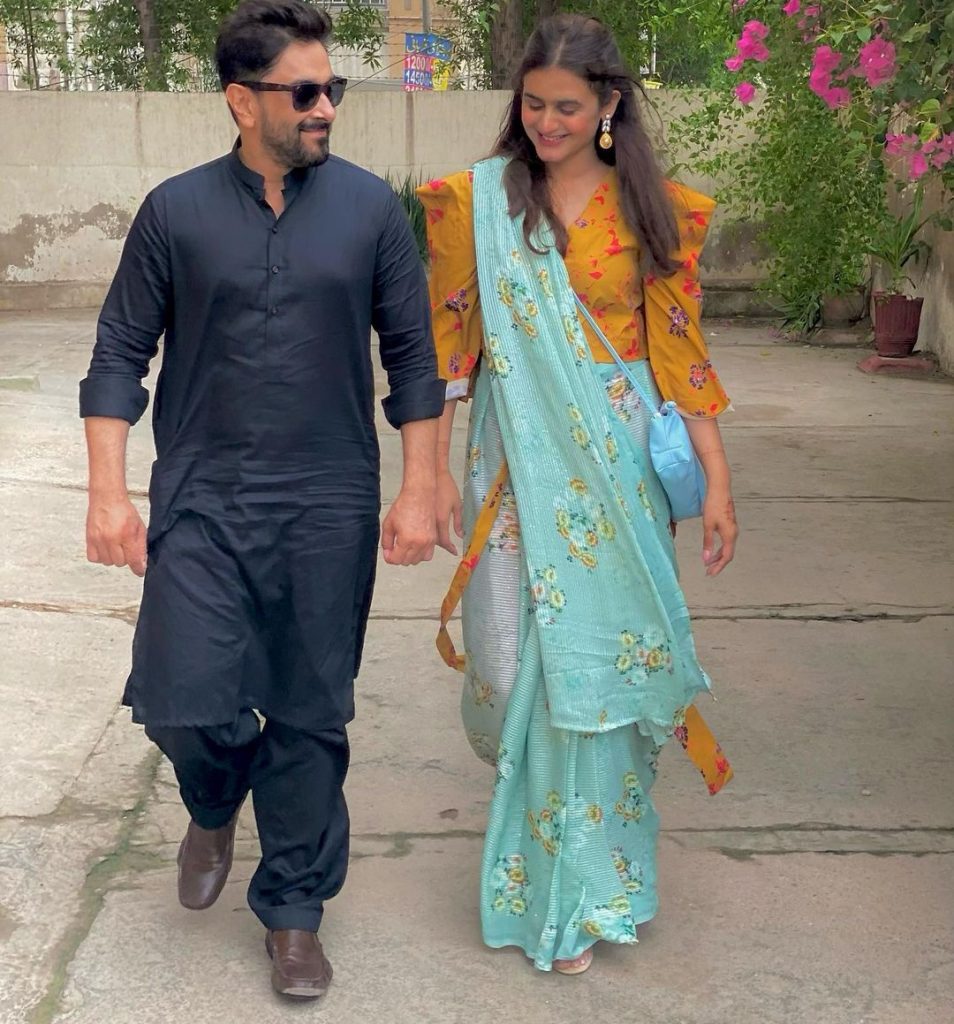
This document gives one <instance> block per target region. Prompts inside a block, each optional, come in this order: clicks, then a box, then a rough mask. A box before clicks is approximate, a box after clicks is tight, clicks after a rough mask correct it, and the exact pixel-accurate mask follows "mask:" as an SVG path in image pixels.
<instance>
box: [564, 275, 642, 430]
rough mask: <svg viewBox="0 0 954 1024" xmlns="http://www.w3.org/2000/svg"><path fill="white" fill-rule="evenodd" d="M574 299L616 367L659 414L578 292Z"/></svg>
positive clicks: (574, 294)
mask: <svg viewBox="0 0 954 1024" xmlns="http://www.w3.org/2000/svg"><path fill="white" fill-rule="evenodd" d="M573 297H574V298H575V299H576V304H577V306H579V308H580V312H581V313H582V314H583V316H584V317H585V318H586V322H587V323H588V324H589V325H590V327H592V328H593V333H594V334H595V335H596V336H597V338H599V339H600V341H601V342H602V343H603V347H604V348H605V349H606V351H607V352H609V354H610V355H611V356H612V357H613V358H614V359H615V360H616V365H617V366H618V367H619V368H620V369H621V370H622V371H623V374H624V375H625V377H626V379H627V380H628V381H629V382H630V384H632V385H633V387H634V388H635V389H636V393H637V394H638V395H639V397H640V398H641V399H642V400H643V404H644V405H645V406H646V408H647V409H650V410H651V411H653V412H657V409H656V403H655V402H654V401H653V399H652V398H651V397H650V396H649V395H648V394H647V393H646V390H645V388H643V386H642V385H641V384H640V383H639V381H638V380H637V379H636V375H635V374H634V373H633V372H632V370H630V368H629V367H628V366H627V365H626V363H625V362H624V361H623V359H622V357H621V356H620V354H619V352H617V351H616V349H615V348H613V346H612V345H611V344H610V343H609V341H608V339H607V337H606V335H605V334H604V333H603V331H602V328H601V327H600V325H599V324H598V323H597V322H596V319H595V318H594V316H593V314H592V313H591V312H590V311H589V310H588V309H587V308H586V306H585V305H584V303H583V300H582V299H581V298H580V297H579V295H577V294H576V292H574V293H573Z"/></svg>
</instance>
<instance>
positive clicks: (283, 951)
mask: <svg viewBox="0 0 954 1024" xmlns="http://www.w3.org/2000/svg"><path fill="white" fill-rule="evenodd" d="M265 948H266V949H267V950H268V955H269V956H270V957H271V960H272V988H274V989H275V991H276V992H278V993H280V994H281V995H283V996H297V997H298V998H299V999H317V998H318V996H323V995H324V994H325V993H326V992H327V991H328V986H329V985H330V984H331V975H332V973H333V972H332V970H331V964H330V963H328V959H327V957H326V956H325V953H324V950H323V949H322V948H321V943H320V942H319V941H318V936H317V935H316V934H315V933H314V932H305V931H300V930H299V929H296V928H292V929H287V930H284V931H269V932H268V933H267V934H266V935H265Z"/></svg>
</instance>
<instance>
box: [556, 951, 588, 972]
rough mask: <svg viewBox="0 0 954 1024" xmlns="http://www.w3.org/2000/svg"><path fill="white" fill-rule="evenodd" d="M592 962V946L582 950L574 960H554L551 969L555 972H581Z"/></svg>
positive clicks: (586, 969)
mask: <svg viewBox="0 0 954 1024" xmlns="http://www.w3.org/2000/svg"><path fill="white" fill-rule="evenodd" d="M591 963H593V947H592V946H590V948H589V949H587V950H584V951H583V952H582V953H581V954H580V955H579V956H578V957H577V958H576V959H575V960H554V961H553V969H554V970H555V971H556V972H557V974H582V973H583V972H584V971H588V970H589V968H590V964H591Z"/></svg>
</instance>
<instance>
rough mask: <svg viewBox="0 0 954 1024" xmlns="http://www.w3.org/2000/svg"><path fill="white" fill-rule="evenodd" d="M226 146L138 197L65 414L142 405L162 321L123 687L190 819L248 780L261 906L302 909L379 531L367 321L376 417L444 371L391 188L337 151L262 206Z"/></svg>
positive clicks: (336, 758) (224, 815) (440, 392)
mask: <svg viewBox="0 0 954 1024" xmlns="http://www.w3.org/2000/svg"><path fill="white" fill-rule="evenodd" d="M239 153H240V150H239V148H238V146H236V148H235V149H234V150H233V151H232V152H231V153H230V154H229V155H227V156H225V157H222V158H220V159H218V160H215V161H213V162H211V163H209V164H205V165H204V166H202V167H197V168H195V169H193V170H191V171H188V172H186V173H185V174H182V175H179V176H177V177H174V178H171V179H169V180H168V181H165V182H163V183H162V184H161V185H159V186H158V187H157V188H156V189H154V190H153V191H152V192H151V193H150V194H149V195H148V196H147V198H146V199H145V201H144V202H143V205H142V207H141V208H140V210H139V212H138V214H137V216H136V218H135V220H134V222H133V224H132V227H131V229H130V232H129V237H128V238H127V240H126V244H125V247H124V249H123V254H122V259H121V261H120V265H119V269H118V271H117V273H116V277H115V279H114V281H113V284H112V287H111V288H110V291H109V294H108V296H107V299H106V302H105V305H104V307H103V310H102V313H101V315H100V318H99V323H98V328H97V338H96V345H95V348H94V350H93V357H92V361H91V364H90V369H89V373H88V375H87V377H86V378H85V379H84V380H83V381H82V383H81V384H80V414H81V415H82V416H105V417H114V418H120V419H125V420H127V421H128V422H129V423H135V422H136V421H137V420H138V419H139V418H140V417H141V416H142V414H143V412H144V411H145V408H146V405H147V402H148V393H147V392H146V390H145V388H144V387H143V386H142V379H143V378H144V377H145V376H146V374H147V372H148V368H149V362H150V360H151V359H152V357H153V356H155V355H156V353H157V351H158V341H159V338H160V336H164V341H163V360H162V369H161V372H160V375H159V379H158V383H157V386H156V393H155V401H154V404H153V430H154V434H155V443H156V461H155V463H154V465H153V470H152V478H151V483H150V490H149V498H150V521H149V528H148V565H147V569H146V577H145V581H144V586H143V597H142V606H141V609H140V616H139V622H138V625H137V628H136V635H135V639H134V642H133V664H132V671H131V673H130V676H129V680H128V682H127V685H126V690H125V694H124V703H126V704H127V705H129V706H130V707H131V708H132V711H133V718H134V720H135V721H137V722H141V723H143V724H144V725H145V726H146V731H147V734H148V735H149V736H150V737H151V738H152V739H153V740H154V741H155V742H156V743H157V744H158V745H159V746H160V747H161V748H162V749H163V750H164V751H165V752H166V753H167V755H168V756H169V758H170V760H171V761H172V762H173V765H174V767H175V769H176V774H177V777H178V779H179V783H180V788H181V792H182V796H183V800H184V802H185V804H186V806H187V808H188V809H189V811H190V813H191V814H192V816H193V818H194V820H195V821H196V822H197V823H198V824H200V825H203V826H204V827H207V828H216V827H219V825H221V824H224V823H226V822H228V821H229V820H230V818H231V817H232V815H234V813H235V812H236V811H237V809H238V807H239V806H240V805H241V802H242V800H243V799H244V798H245V796H246V794H247V793H248V792H249V790H251V792H252V795H253V799H254V802H255V811H256V817H257V821H258V827H259V834H260V839H261V844H262V854H263V859H262V864H261V866H260V867H259V870H258V871H257V872H256V875H255V877H254V878H253V880H252V885H251V887H250V891H249V902H250V904H251V906H252V908H253V910H254V911H255V912H256V913H257V914H258V916H259V917H260V918H261V920H262V921H263V922H264V923H265V924H266V926H267V927H269V928H306V929H317V927H318V924H319V922H320V920H321V913H322V906H323V902H324V900H325V899H327V898H329V897H330V896H333V895H334V894H335V893H336V892H337V891H338V889H340V887H341V884H342V883H343V881H344V875H345V870H346V867H347V843H348V818H347V808H346V806H345V802H344V797H343V795H342V792H341V787H342V784H343V781H344V777H345V773H346V771H347V764H348V741H347V736H346V733H345V726H346V724H347V723H348V722H349V721H350V720H351V718H352V717H353V715H354V678H355V676H356V674H357V671H358V667H359V663H360V657H361V649H362V645H363V642H364V631H365V626H366V623H367V617H368V610H369V607H370V602H371V593H372V588H373V583H374V568H375V564H376V549H377V543H378V535H379V526H378V516H379V512H380V453H379V448H378V441H377V435H376V432H375V425H374V384H373V369H372V360H371V343H370V337H371V331H372V329H374V330H375V331H376V332H377V334H378V336H379V339H380V357H381V362H382V365H383V366H384V369H385V371H386V373H387V377H388V384H389V391H390V393H389V395H388V397H386V398H385V399H384V402H383V405H384V412H385V416H386V418H387V420H388V421H389V422H390V423H391V425H392V426H394V427H400V426H401V425H402V424H404V423H407V422H410V421H414V420H422V419H430V418H433V417H436V416H439V415H440V413H441V411H442V409H443V403H444V384H443V382H442V381H440V380H439V379H438V377H437V367H436V358H435V354H434V347H433V343H432V339H431V333H430V311H429V303H428V298H427V288H426V281H425V276H424V271H423V267H422V265H421V261H420V258H419V256H418V252H417V247H416V244H415V241H414V238H413V235H412V233H411V230H410V227H409V225H408V222H407V218H406V217H405V215H404V212H403V210H402V208H401V206H400V204H399V203H398V201H397V199H396V197H395V196H394V194H393V192H392V190H391V188H390V187H389V186H388V185H387V184H385V183H384V182H382V181H381V180H380V179H378V178H376V177H374V176H373V175H371V174H369V173H367V172H366V171H363V170H361V169H360V168H358V167H355V166H354V165H352V164H349V163H347V162H346V161H344V160H341V159H339V158H337V157H334V156H332V157H330V158H329V159H328V160H327V161H326V162H325V163H324V164H321V165H320V166H317V167H310V168H306V169H301V170H295V171H292V172H291V173H290V174H288V175H287V176H286V178H285V181H284V190H283V192H284V202H285V209H284V211H283V213H282V214H281V216H280V217H278V218H276V217H275V215H274V213H273V211H272V210H271V208H270V207H269V205H268V204H267V202H266V201H265V191H264V179H263V178H262V177H261V176H260V175H258V174H256V173H254V172H253V171H251V170H250V169H249V168H247V167H246V166H245V164H244V163H243V162H242V160H241V158H240V155H239ZM253 710H254V711H258V712H259V713H260V715H261V716H262V717H263V718H264V719H265V721H266V724H265V727H264V729H262V730H260V728H259V721H258V718H257V717H256V715H255V714H254V713H253Z"/></svg>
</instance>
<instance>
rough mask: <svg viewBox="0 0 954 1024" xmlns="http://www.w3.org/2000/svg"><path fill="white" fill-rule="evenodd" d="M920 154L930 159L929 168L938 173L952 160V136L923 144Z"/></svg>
mask: <svg viewBox="0 0 954 1024" xmlns="http://www.w3.org/2000/svg"><path fill="white" fill-rule="evenodd" d="M921 152H922V153H923V154H924V155H925V156H929V157H930V158H931V159H930V164H931V166H932V167H933V168H935V169H936V170H938V171H939V170H940V169H941V168H942V167H945V166H946V165H947V164H948V163H949V162H950V161H951V160H954V134H948V135H942V136H941V137H940V138H939V139H932V140H931V141H930V142H925V143H924V145H923V146H922V147H921Z"/></svg>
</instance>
